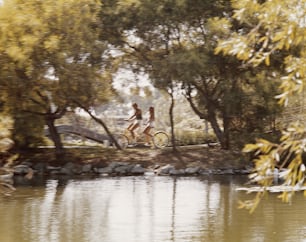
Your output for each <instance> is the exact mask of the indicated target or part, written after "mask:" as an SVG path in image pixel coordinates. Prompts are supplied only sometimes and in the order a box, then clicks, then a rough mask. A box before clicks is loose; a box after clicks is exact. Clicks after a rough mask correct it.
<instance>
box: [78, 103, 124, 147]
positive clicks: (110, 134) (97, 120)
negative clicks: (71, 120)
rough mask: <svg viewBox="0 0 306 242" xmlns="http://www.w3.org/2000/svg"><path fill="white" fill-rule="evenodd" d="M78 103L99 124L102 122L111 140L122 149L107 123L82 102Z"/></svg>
mask: <svg viewBox="0 0 306 242" xmlns="http://www.w3.org/2000/svg"><path fill="white" fill-rule="evenodd" d="M78 105H79V106H80V107H81V108H82V109H84V110H85V111H86V112H87V113H88V114H89V116H90V117H91V118H92V119H93V120H95V121H96V122H97V123H98V124H101V125H102V127H103V128H104V130H105V132H106V133H107V135H108V137H109V138H110V140H111V141H112V142H113V143H114V144H115V146H116V148H117V149H119V150H121V149H122V148H121V146H120V145H119V144H118V142H117V140H116V139H115V137H114V136H113V134H112V133H111V131H110V130H109V129H108V127H107V126H106V124H105V123H104V122H103V120H102V119H99V118H97V117H96V116H94V115H93V114H92V113H91V112H90V111H89V110H88V109H87V108H85V107H83V106H82V105H80V103H78Z"/></svg>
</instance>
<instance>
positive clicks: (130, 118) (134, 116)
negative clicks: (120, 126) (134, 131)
mask: <svg viewBox="0 0 306 242" xmlns="http://www.w3.org/2000/svg"><path fill="white" fill-rule="evenodd" d="M135 118H136V112H135V113H134V114H133V115H132V116H131V117H129V118H128V119H127V120H128V121H132V120H134V119H135Z"/></svg>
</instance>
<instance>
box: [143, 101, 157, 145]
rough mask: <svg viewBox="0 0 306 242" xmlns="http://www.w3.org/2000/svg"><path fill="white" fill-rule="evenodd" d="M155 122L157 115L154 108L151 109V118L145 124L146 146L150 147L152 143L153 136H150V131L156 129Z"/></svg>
mask: <svg viewBox="0 0 306 242" xmlns="http://www.w3.org/2000/svg"><path fill="white" fill-rule="evenodd" d="M154 120H155V114H154V107H150V108H149V118H148V120H147V122H146V124H145V129H144V131H143V133H144V134H145V136H146V145H150V143H151V141H152V137H153V136H152V135H151V134H150V131H151V129H152V128H154Z"/></svg>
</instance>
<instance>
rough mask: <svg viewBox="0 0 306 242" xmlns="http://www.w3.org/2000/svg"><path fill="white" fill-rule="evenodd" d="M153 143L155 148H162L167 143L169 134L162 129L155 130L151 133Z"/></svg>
mask: <svg viewBox="0 0 306 242" xmlns="http://www.w3.org/2000/svg"><path fill="white" fill-rule="evenodd" d="M153 143H154V145H155V147H156V148H164V147H166V146H168V144H169V136H168V135H167V134H166V133H165V132H164V131H157V132H156V133H155V134H154V135H153Z"/></svg>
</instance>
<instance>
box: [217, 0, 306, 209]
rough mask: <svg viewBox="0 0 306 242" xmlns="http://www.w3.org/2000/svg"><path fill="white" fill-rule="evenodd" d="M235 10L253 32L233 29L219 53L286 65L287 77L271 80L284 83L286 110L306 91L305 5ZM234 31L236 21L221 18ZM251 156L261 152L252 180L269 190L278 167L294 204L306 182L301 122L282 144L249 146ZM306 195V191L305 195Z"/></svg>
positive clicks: (258, 4) (261, 4)
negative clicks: (295, 194) (289, 187)
mask: <svg viewBox="0 0 306 242" xmlns="http://www.w3.org/2000/svg"><path fill="white" fill-rule="evenodd" d="M232 6H233V7H234V8H235V11H234V13H235V14H234V15H233V19H232V20H233V22H234V21H237V22H239V24H241V25H244V26H247V27H248V31H233V32H231V33H230V34H229V36H228V38H227V39H225V40H221V41H220V42H219V45H218V47H217V49H216V52H217V53H218V52H221V51H222V52H223V53H224V54H226V55H232V56H235V57H236V58H237V59H239V60H241V61H243V62H244V63H245V65H251V66H254V67H256V68H268V67H269V66H270V65H271V60H273V59H275V58H276V57H277V58H279V60H278V61H279V63H281V70H282V72H281V75H280V76H277V75H276V76H275V75H273V73H270V76H271V78H273V79H279V80H280V82H281V84H280V90H281V93H280V94H279V95H278V96H277V98H278V99H279V104H280V105H284V106H286V105H287V104H288V102H289V99H290V97H291V96H293V95H296V94H298V93H299V92H301V91H302V90H303V87H304V85H305V83H306V82H305V81H306V79H305V78H306V75H305V73H306V64H305V63H306V48H305V47H306V45H305V34H306V29H305V17H304V16H305V13H306V5H305V3H304V2H303V1H298V0H293V1H290V3H289V2H288V1H284V0H277V1H276V0H270V1H251V0H243V1H242V0H240V1H237V0H233V1H232ZM219 21H221V22H222V23H223V24H224V23H226V24H224V26H225V27H226V28H228V29H230V28H231V26H232V24H231V21H230V20H226V19H221V20H219ZM244 151H245V152H253V153H255V156H256V159H254V162H255V169H254V172H253V174H252V175H251V178H252V181H255V182H258V183H259V184H260V185H262V186H264V187H266V186H270V185H271V184H273V176H271V174H272V173H273V171H274V170H275V169H276V168H277V169H280V170H282V169H284V170H283V171H282V172H280V173H279V177H280V178H282V179H283V185H284V186H291V187H293V188H295V189H289V190H288V191H287V190H285V191H283V192H282V194H281V195H280V198H282V200H283V201H286V202H288V201H290V200H291V197H292V195H293V194H294V191H295V190H296V189H297V190H298V189H302V186H303V185H305V184H304V179H305V170H306V169H305V165H304V164H303V154H305V151H306V140H305V126H304V125H303V124H302V123H299V122H298V121H297V122H295V123H291V124H290V125H289V126H288V128H287V129H285V130H283V132H282V137H281V138H280V140H279V142H278V143H273V142H270V141H268V140H264V139H259V140H258V141H257V143H256V144H248V145H246V146H245V148H244ZM264 194H265V192H264V191H263V192H260V193H258V194H257V196H256V198H255V199H254V200H253V201H247V202H244V203H242V206H243V207H247V208H250V209H252V210H251V211H253V209H254V208H255V207H256V205H257V204H258V202H259V201H260V198H261V197H262V196H263V195H264ZM305 195H306V193H305Z"/></svg>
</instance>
